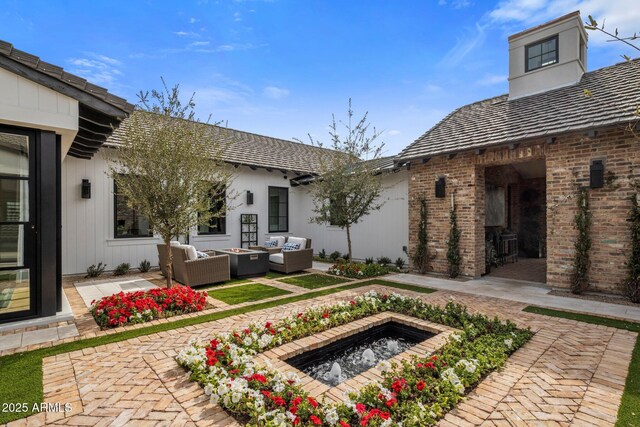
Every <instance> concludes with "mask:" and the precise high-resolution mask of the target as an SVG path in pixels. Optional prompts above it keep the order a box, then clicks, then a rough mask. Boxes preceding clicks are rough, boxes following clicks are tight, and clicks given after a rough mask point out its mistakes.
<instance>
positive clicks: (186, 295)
mask: <svg viewBox="0 0 640 427" xmlns="http://www.w3.org/2000/svg"><path fill="white" fill-rule="evenodd" d="M91 303H92V306H91V309H90V311H91V314H92V315H93V318H94V319H95V320H96V323H97V324H98V325H100V327H101V328H115V327H117V326H123V325H126V324H134V323H143V322H148V321H150V320H153V319H158V318H161V317H170V316H176V315H178V314H185V313H192V312H194V311H202V310H203V309H204V308H205V306H206V303H207V293H206V292H197V291H194V290H193V289H191V288H190V287H188V286H180V285H175V286H174V287H173V288H171V289H164V288H154V289H149V290H147V291H136V292H126V293H125V292H120V293H117V294H114V295H111V296H108V297H103V298H102V299H100V300H99V301H97V302H96V301H92V302H91Z"/></svg>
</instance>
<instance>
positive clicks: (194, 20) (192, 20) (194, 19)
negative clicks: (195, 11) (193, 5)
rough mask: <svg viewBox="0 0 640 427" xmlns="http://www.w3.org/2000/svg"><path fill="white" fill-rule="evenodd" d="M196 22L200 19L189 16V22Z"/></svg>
mask: <svg viewBox="0 0 640 427" xmlns="http://www.w3.org/2000/svg"><path fill="white" fill-rule="evenodd" d="M196 22H200V20H199V19H196V18H189V24H195V23H196Z"/></svg>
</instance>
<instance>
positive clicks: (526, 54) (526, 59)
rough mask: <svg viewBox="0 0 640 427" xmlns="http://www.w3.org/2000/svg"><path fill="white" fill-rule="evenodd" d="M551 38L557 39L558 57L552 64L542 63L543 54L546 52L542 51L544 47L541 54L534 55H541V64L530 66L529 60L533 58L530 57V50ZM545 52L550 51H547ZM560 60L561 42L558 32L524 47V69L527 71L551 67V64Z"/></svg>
mask: <svg viewBox="0 0 640 427" xmlns="http://www.w3.org/2000/svg"><path fill="white" fill-rule="evenodd" d="M550 40H555V42H556V50H555V53H556V57H555V61H554V62H552V63H550V64H546V65H544V64H543V63H542V55H544V53H543V52H542V48H541V53H540V55H535V56H534V57H538V56H540V57H541V58H540V66H539V67H535V68H529V60H530V59H531V58H529V50H530V49H531V48H533V47H535V46H538V45H542V44H543V43H546V42H548V41H550ZM545 53H549V52H545ZM559 62H560V43H559V39H558V34H556V35H553V36H551V37H547V38H546V39H542V40H538V41H536V42H534V43H530V44H528V45H526V46H525V48H524V70H525V72H527V73H528V72H529V71H535V70H539V69H541V68H545V67H549V66H551V65H556V64H558V63H559Z"/></svg>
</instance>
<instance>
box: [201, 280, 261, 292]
mask: <svg viewBox="0 0 640 427" xmlns="http://www.w3.org/2000/svg"><path fill="white" fill-rule="evenodd" d="M242 283H251V279H231V280H227V281H226V282H221V283H216V284H214V285H202V286H194V287H193V289H195V290H196V291H207V292H208V293H209V294H211V292H210V291H215V290H216V289H218V288H219V287H221V286H227V285H240V284H242Z"/></svg>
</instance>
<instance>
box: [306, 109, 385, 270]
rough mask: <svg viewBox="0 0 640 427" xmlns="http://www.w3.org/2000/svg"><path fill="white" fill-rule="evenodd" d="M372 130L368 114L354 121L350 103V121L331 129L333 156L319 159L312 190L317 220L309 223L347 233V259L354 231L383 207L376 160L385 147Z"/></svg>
mask: <svg viewBox="0 0 640 427" xmlns="http://www.w3.org/2000/svg"><path fill="white" fill-rule="evenodd" d="M339 125H342V126H339ZM369 126H370V124H369V122H368V121H367V113H365V114H364V116H363V117H362V118H361V119H360V120H354V113H353V110H352V108H351V100H349V110H348V113H347V121H346V122H343V121H336V118H335V116H334V117H333V121H332V124H331V125H330V131H329V135H330V139H331V143H330V144H328V147H327V148H331V149H332V150H334V153H327V154H326V155H324V156H322V157H320V159H319V161H320V174H319V175H320V177H319V178H318V179H317V180H315V182H314V183H313V185H311V186H310V193H311V196H312V198H313V204H314V208H313V213H314V216H313V217H311V218H310V220H309V221H310V222H313V223H317V224H325V223H330V224H332V225H335V226H338V227H340V228H342V229H344V230H345V231H346V235H347V246H348V251H349V257H348V259H352V258H353V252H352V250H351V227H352V226H353V225H354V224H357V223H358V222H360V221H361V220H362V219H363V218H364V217H366V216H367V215H369V214H370V213H371V212H372V211H375V210H378V209H380V208H381V207H382V205H383V204H384V202H382V201H380V196H381V194H382V190H383V187H382V183H381V182H380V180H379V178H378V177H377V176H376V175H377V174H378V171H377V168H376V167H377V162H376V160H377V159H379V158H380V157H381V153H382V147H383V145H384V144H380V145H376V141H377V139H378V137H379V136H380V133H379V132H377V131H376V129H375V128H373V131H372V132H370V129H369ZM309 139H310V141H311V143H312V144H314V145H317V146H319V147H323V146H324V144H323V143H322V142H320V141H318V140H316V139H314V138H313V137H312V136H311V135H309Z"/></svg>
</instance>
